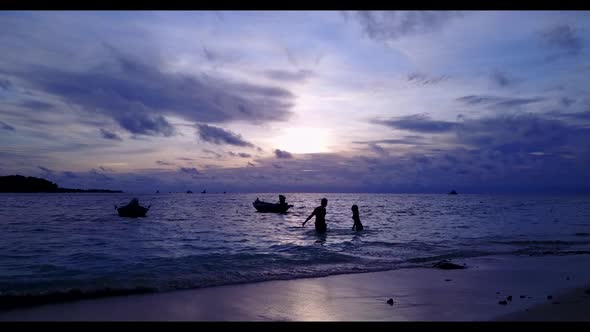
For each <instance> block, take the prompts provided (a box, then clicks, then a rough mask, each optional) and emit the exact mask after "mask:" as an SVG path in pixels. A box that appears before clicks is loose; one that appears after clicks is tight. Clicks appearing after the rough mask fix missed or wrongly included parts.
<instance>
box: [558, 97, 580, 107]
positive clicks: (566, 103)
mask: <svg viewBox="0 0 590 332" xmlns="http://www.w3.org/2000/svg"><path fill="white" fill-rule="evenodd" d="M559 101H560V102H561V104H562V105H563V106H565V107H570V105H571V104H573V103H575V102H576V100H575V99H571V98H568V97H563V98H561V99H560V100H559Z"/></svg>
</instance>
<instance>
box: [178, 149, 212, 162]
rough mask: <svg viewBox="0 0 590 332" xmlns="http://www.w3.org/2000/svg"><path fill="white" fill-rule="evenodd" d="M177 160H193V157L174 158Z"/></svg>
mask: <svg viewBox="0 0 590 332" xmlns="http://www.w3.org/2000/svg"><path fill="white" fill-rule="evenodd" d="M203 151H207V150H203ZM176 159H177V160H183V161H195V159H193V158H188V157H178V158H176Z"/></svg>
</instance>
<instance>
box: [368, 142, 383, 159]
mask: <svg viewBox="0 0 590 332" xmlns="http://www.w3.org/2000/svg"><path fill="white" fill-rule="evenodd" d="M368 146H369V149H370V150H371V151H373V152H375V153H377V154H378V155H382V156H385V155H387V154H388V153H387V150H385V149H384V148H382V147H381V146H379V145H378V144H376V143H369V144H368Z"/></svg>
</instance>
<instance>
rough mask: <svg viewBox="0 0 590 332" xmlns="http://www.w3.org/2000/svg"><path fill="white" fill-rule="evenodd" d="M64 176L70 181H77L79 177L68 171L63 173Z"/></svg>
mask: <svg viewBox="0 0 590 332" xmlns="http://www.w3.org/2000/svg"><path fill="white" fill-rule="evenodd" d="M63 175H64V176H65V177H67V178H70V179H75V178H77V177H78V175H76V174H75V173H72V172H68V171H66V172H63Z"/></svg>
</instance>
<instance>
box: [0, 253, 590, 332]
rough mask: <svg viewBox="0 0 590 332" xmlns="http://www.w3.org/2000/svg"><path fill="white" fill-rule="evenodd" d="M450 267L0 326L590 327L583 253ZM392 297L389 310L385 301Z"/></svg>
mask: <svg viewBox="0 0 590 332" xmlns="http://www.w3.org/2000/svg"><path fill="white" fill-rule="evenodd" d="M454 262H455V263H460V264H463V263H465V264H466V265H467V267H468V268H466V269H461V270H440V269H435V268H411V269H400V270H393V271H385V272H373V273H360V274H346V275H336V276H329V277H323V278H309V279H296V280H278V281H267V282H260V283H251V284H242V285H230V286H220V287H211V288H203V289H195V290H184V291H174V292H167V293H158V294H145V295H130V296H120V297H111V298H103V299H94V300H83V301H78V302H71V303H62V304H49V305H43V306H38V307H32V308H27V309H15V310H10V311H3V312H0V320H2V321H35V320H43V321H70V320H94V321H104V320H107V321H121V320H134V321H137V320H141V321H146V320H156V321H178V320H193V321H259V320H271V321H489V320H586V321H589V320H590V306H589V305H588V304H590V294H586V293H585V291H586V290H588V289H590V287H589V286H590V255H571V256H546V257H528V256H527V257H507V256H489V257H480V258H475V259H465V260H456V261H454ZM548 295H551V296H552V297H553V298H552V299H551V300H548V299H547V296H548ZM508 296H512V300H511V301H508V300H506V298H507V297H508ZM521 296H522V297H521ZM390 298H392V299H393V301H394V302H393V305H390V304H388V303H387V300H388V299H390ZM499 301H506V303H507V304H505V305H502V304H499V303H498V302H499ZM553 302H558V303H555V304H553Z"/></svg>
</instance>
